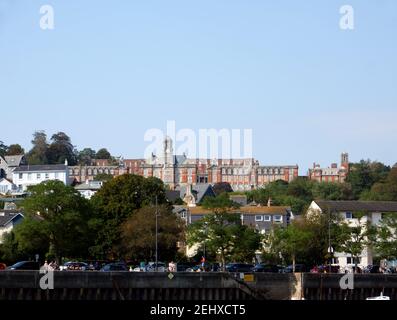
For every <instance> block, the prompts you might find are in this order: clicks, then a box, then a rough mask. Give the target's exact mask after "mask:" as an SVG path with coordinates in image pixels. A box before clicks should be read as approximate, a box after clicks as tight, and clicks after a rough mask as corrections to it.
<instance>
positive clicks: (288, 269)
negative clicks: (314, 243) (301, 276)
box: [280, 264, 308, 273]
mask: <svg viewBox="0 0 397 320" xmlns="http://www.w3.org/2000/svg"><path fill="white" fill-rule="evenodd" d="M280 272H281V273H292V272H293V266H292V264H291V265H289V266H287V267H285V268H284V269H282V270H281V271H280ZM295 272H308V268H307V267H306V266H305V265H304V264H296V265H295Z"/></svg>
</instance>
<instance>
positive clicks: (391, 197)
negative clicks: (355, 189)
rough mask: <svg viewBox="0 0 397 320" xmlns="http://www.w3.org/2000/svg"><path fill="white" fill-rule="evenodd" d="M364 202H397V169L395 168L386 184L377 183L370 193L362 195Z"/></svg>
mask: <svg viewBox="0 0 397 320" xmlns="http://www.w3.org/2000/svg"><path fill="white" fill-rule="evenodd" d="M361 198H362V199H363V200H376V201H397V167H396V168H393V169H392V170H391V171H390V172H389V174H388V176H387V178H386V179H385V181H384V182H377V183H375V184H374V185H373V186H372V188H371V190H370V191H369V192H365V193H363V194H362V196H361Z"/></svg>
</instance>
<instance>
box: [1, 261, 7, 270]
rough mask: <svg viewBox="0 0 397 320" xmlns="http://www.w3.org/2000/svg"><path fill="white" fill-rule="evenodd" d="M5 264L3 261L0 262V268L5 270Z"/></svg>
mask: <svg viewBox="0 0 397 320" xmlns="http://www.w3.org/2000/svg"><path fill="white" fill-rule="evenodd" d="M6 268H7V265H6V264H5V263H2V262H0V270H5V269H6Z"/></svg>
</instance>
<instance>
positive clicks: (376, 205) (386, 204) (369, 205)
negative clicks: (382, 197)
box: [314, 201, 397, 212]
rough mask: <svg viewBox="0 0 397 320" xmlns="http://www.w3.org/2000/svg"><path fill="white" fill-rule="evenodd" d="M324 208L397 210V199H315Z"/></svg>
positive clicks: (373, 210) (377, 210) (335, 209)
mask: <svg viewBox="0 0 397 320" xmlns="http://www.w3.org/2000/svg"><path fill="white" fill-rule="evenodd" d="M314 202H315V203H316V204H317V205H318V206H319V207H320V208H321V209H322V210H327V209H329V210H331V211H371V212H397V201H314Z"/></svg>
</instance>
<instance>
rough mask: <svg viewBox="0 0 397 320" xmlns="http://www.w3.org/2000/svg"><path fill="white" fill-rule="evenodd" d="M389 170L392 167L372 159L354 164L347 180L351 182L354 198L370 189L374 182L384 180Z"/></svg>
mask: <svg viewBox="0 0 397 320" xmlns="http://www.w3.org/2000/svg"><path fill="white" fill-rule="evenodd" d="M389 171H390V167H388V166H385V165H384V164H382V163H380V162H371V161H370V160H366V161H365V160H361V161H360V162H359V163H354V164H352V165H351V166H350V171H349V173H348V175H347V177H346V182H348V183H350V184H351V187H352V195H353V198H354V199H358V198H359V197H360V196H361V194H362V193H363V192H365V191H368V190H370V189H371V187H372V185H373V184H374V183H376V182H382V181H383V180H384V179H385V178H386V176H387V174H388V172H389Z"/></svg>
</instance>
